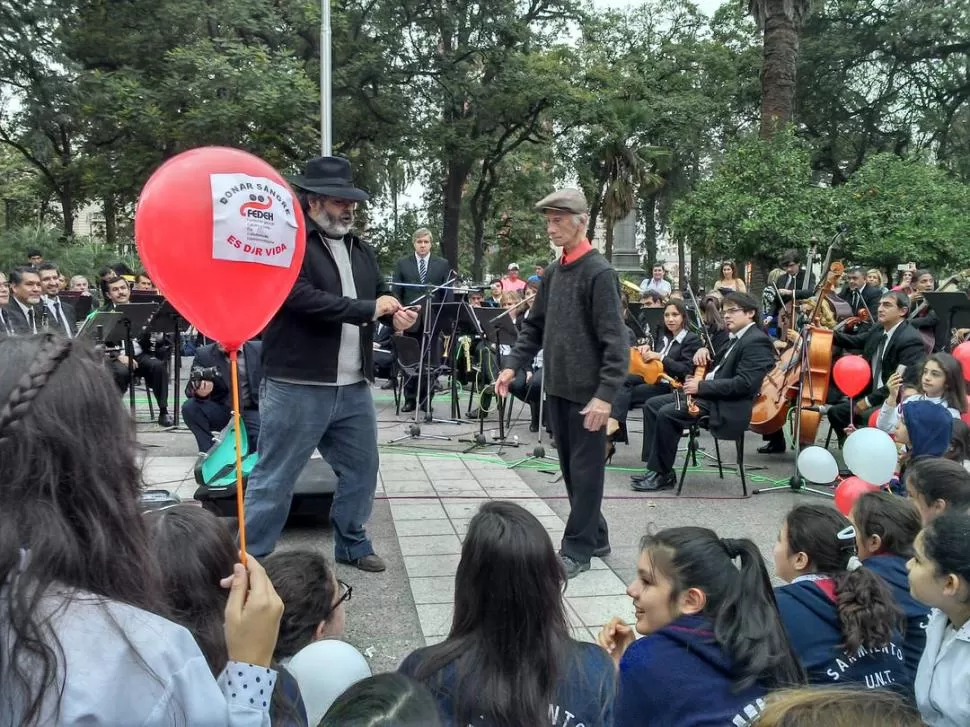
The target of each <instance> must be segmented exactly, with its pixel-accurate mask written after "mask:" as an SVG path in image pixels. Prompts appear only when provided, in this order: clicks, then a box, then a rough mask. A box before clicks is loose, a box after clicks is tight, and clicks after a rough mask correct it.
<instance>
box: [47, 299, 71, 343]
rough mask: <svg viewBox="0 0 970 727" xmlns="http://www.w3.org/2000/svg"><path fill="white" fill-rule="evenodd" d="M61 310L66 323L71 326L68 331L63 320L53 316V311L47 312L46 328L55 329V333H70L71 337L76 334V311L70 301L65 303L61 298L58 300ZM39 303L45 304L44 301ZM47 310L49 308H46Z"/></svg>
mask: <svg viewBox="0 0 970 727" xmlns="http://www.w3.org/2000/svg"><path fill="white" fill-rule="evenodd" d="M60 304H61V310H62V311H63V313H64V317H65V318H67V325H69V326H70V327H71V330H70V331H68V330H66V329H65V328H64V321H63V320H60V319H56V320H55V318H54V314H53V313H49V314H48V324H47V328H48V329H49V330H51V331H56V332H57V333H63V334H65V335H70V336H71V337H72V338H73V337H74V336H76V335H77V312H76V311H75V310H74V306H73V305H71V304H70V303H65V302H64V301H63V300H61V301H60ZM41 305H47V303H46V302H43V301H42V302H41ZM48 311H50V309H49V308H48Z"/></svg>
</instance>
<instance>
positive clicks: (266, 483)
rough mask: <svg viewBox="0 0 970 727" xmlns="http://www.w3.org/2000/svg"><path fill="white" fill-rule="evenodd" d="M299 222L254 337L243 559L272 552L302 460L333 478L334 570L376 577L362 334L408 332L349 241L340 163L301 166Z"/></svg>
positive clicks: (374, 467)
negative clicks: (378, 327) (258, 382)
mask: <svg viewBox="0 0 970 727" xmlns="http://www.w3.org/2000/svg"><path fill="white" fill-rule="evenodd" d="M291 182H292V184H293V186H294V187H295V188H296V189H297V190H298V195H299V198H300V204H301V207H302V208H303V212H304V216H305V217H306V231H307V244H306V254H305V256H304V258H303V265H302V267H301V269H300V274H299V275H298V276H297V279H296V282H295V283H294V284H293V289H292V290H291V291H290V294H289V296H287V298H286V300H285V301H284V303H283V306H282V307H281V308H280V310H279V311H278V312H277V314H276V315H275V316H274V317H273V320H272V321H270V323H269V325H268V326H267V327H266V330H265V331H264V332H263V373H264V380H263V385H262V392H261V395H260V402H259V409H260V419H261V422H262V428H261V429H260V436H259V445H258V449H257V451H258V452H259V458H258V461H257V463H256V466H255V467H254V468H253V471H252V474H251V475H250V477H249V483H248V485H247V487H246V532H247V548H248V550H249V552H250V553H251V554H252V555H254V556H256V557H257V558H258V557H261V556H265V555H267V554H269V553H270V552H272V550H273V548H274V547H275V546H276V540H277V538H279V535H280V532H281V531H282V530H283V525H284V523H285V522H286V517H287V515H288V513H289V509H290V502H291V500H292V499H293V486H294V483H295V482H296V479H297V476H298V475H299V474H300V472H301V471H302V470H303V467H304V466H305V465H306V463H307V460H309V458H310V455H311V454H312V453H313V450H314V449H317V450H319V452H320V455H321V456H322V457H323V458H324V459H325V460H326V461H327V463H328V464H329V465H330V466H331V467H332V468H333V471H334V472H335V473H336V475H337V490H336V492H335V493H334V497H333V507H332V509H331V511H330V519H331V521H332V523H333V529H334V555H335V558H336V560H337V562H338V563H345V564H349V565H353V566H356V567H357V568H360V569H361V570H366V571H374V572H376V571H383V570H384V561H383V560H382V559H381V558H380V556H378V555H377V554H375V553H374V547H373V545H372V544H371V541H370V538H368V536H367V533H366V531H365V524H366V523H367V520H368V519H369V518H370V514H371V508H372V506H373V502H374V491H375V489H376V488H377V471H378V453H377V420H376V416H375V412H374V402H373V399H372V397H371V389H370V382H371V380H372V379H373V375H374V374H373V372H374V366H373V360H372V357H373V344H372V339H373V326H374V322H375V321H376V320H377V319H381V321H382V322H383V323H385V324H386V325H390V326H393V327H394V328H395V329H396V330H399V331H400V330H405V329H407V328H409V327H410V326H411V325H413V324H414V322H415V321H416V320H417V312H416V311H412V310H405V309H404V308H402V306H401V304H400V303H399V302H398V300H397V298H395V297H394V296H393V295H391V290H390V286H389V285H388V284H387V283H386V282H385V281H384V279H383V277H382V276H381V272H380V269H379V268H378V265H377V257H376V255H375V254H374V250H373V249H372V248H371V247H370V246H369V245H368V244H366V243H365V242H363V241H361V240H360V238H358V237H357V236H356V235H354V234H353V233H352V232H351V229H352V228H353V225H354V211H355V209H356V207H357V203H358V202H364V201H366V200H367V199H368V195H367V193H366V192H364V191H363V190H361V189H358V188H357V187H355V186H354V183H353V180H352V178H351V170H350V163H349V162H348V161H347V160H346V159H343V158H341V157H317V158H315V159H312V160H310V161H309V162H308V163H307V165H306V169H305V171H304V173H303V174H302V175H300V176H297V177H294V178H293V179H292V180H291Z"/></svg>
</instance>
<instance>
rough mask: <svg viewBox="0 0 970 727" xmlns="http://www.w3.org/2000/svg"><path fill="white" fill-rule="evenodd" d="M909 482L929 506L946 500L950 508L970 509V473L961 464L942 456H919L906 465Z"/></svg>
mask: <svg viewBox="0 0 970 727" xmlns="http://www.w3.org/2000/svg"><path fill="white" fill-rule="evenodd" d="M906 484H907V485H908V486H909V487H911V488H912V490H913V491H914V492H916V493H917V494H919V495H920V496H921V497H922V498H923V500H924V501H925V502H926V504H927V505H932V504H933V503H934V502H936V501H937V500H943V501H944V502H945V503H946V506H947V508H951V507H952V508H954V509H955V510H958V511H961V512H966V510H967V509H968V508H970V472H967V470H966V469H965V468H964V467H963V465H962V464H959V463H957V462H954V461H952V460H949V459H943V458H941V457H919V458H918V459H916V460H914V461H913V463H912V464H911V465H910V466H909V467H907V468H906Z"/></svg>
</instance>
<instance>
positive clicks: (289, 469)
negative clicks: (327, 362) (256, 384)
mask: <svg viewBox="0 0 970 727" xmlns="http://www.w3.org/2000/svg"><path fill="white" fill-rule="evenodd" d="M259 414H260V424H261V426H260V432H259V445H258V452H259V460H258V461H257V462H256V466H255V467H254V468H253V471H252V473H251V474H250V475H249V482H248V483H247V485H246V548H247V550H248V551H249V552H250V553H251V554H252V555H254V556H256V557H257V558H261V557H263V556H265V555H268V554H269V553H271V552H273V548H274V547H276V540H277V539H278V538H279V536H280V533H281V532H282V530H283V525H284V524H285V523H286V517H287V515H288V514H289V512H290V502H291V501H292V500H293V486H294V484H295V483H296V479H297V477H298V476H299V475H300V472H301V471H302V470H303V468H304V467H305V466H306V463H307V461H308V460H309V459H310V455H311V454H313V450H314V448H316V449H317V450H319V452H320V456H321V457H323V458H324V460H326V462H327V463H328V464H329V465H330V466H331V467H332V468H333V471H334V473H335V474H336V475H337V491H336V492H335V493H334V496H333V507H332V508H331V510H330V520H331V522H332V523H333V529H334V555H335V557H337V558H338V559H340V560H356V559H358V558H363V557H364V556H366V555H370V554H372V553H373V552H374V547H373V546H372V545H371V542H370V540H369V539H368V537H367V533H366V532H365V531H364V524H365V523H366V522H367V520H368V519H369V518H370V513H371V509H372V507H373V505H374V491H375V490H376V489H377V470H378V467H379V460H378V454H377V416H376V414H375V412H374V400H373V398H372V397H371V391H370V384H369V383H368V382H366V381H362V382H360V383H359V384H350V385H349V386H308V385H303V384H287V383H283V382H280V381H274V380H273V379H263V383H262V386H261V387H260V397H259Z"/></svg>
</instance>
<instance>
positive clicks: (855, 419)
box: [828, 399, 878, 444]
mask: <svg viewBox="0 0 970 727" xmlns="http://www.w3.org/2000/svg"><path fill="white" fill-rule="evenodd" d="M857 401H859V399H853V400H852V406H853V407H854V406H855V404H856V402H857ZM877 408H878V407H870V408H868V409H866V410H865V411H864V412H863V413H862V414H861V415H860V414H856V413H855V412H853V411H852V409H851V408H850V406H849V400H848V399H843V400H842V401H840V402H839V403H838V404H833V405H832V407H831V408H830V409H829V411H828V418H829V424H830V425H831V427H832V429H834V430H835V435H836V437H838V439H839V443H840V444H841V443H842V440H843V439H845V428H846V427H847V426H849V423H850V422H851V423H852V424H853V425H855V426H857V427H858V426H862V427H864V426H866V424H867V423H868V422H869V417H871V416H872V412H874V411H876V409H877Z"/></svg>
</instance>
